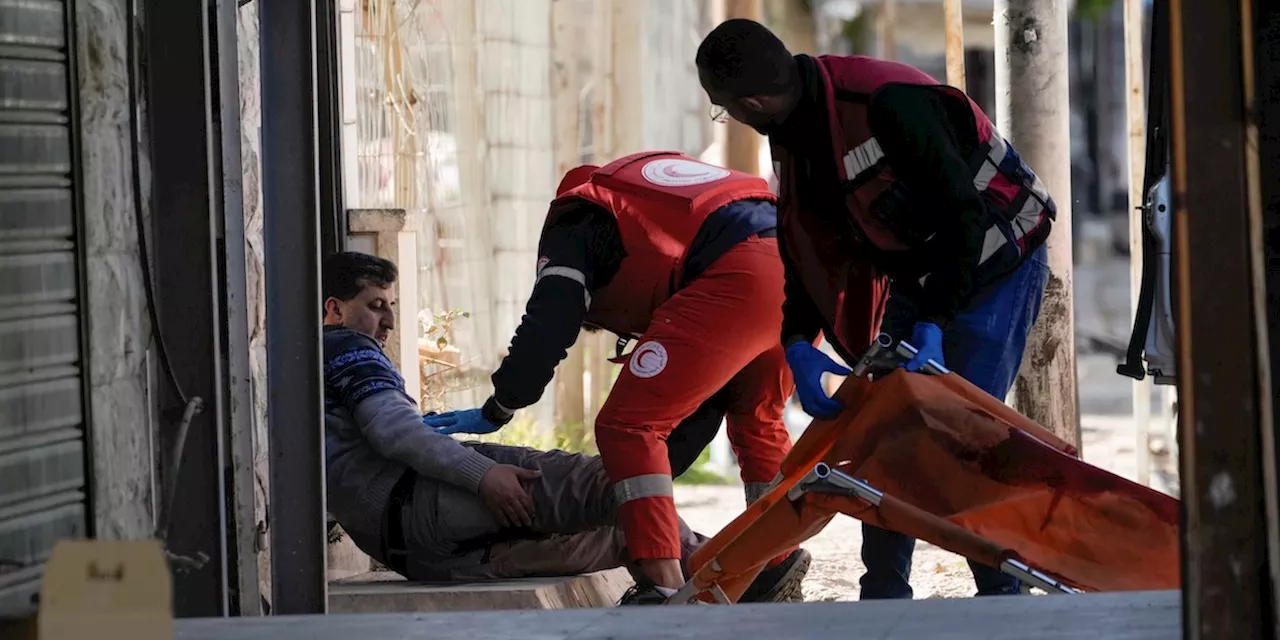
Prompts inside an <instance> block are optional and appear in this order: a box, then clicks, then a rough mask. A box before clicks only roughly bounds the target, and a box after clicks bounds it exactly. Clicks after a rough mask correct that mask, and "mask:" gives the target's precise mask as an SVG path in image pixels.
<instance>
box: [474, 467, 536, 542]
mask: <svg viewBox="0 0 1280 640" xmlns="http://www.w3.org/2000/svg"><path fill="white" fill-rule="evenodd" d="M541 477H542V472H541V471H535V470H533V469H525V468H523V467H516V466H512V465H509V464H495V465H493V466H492V467H490V468H489V470H488V471H487V472H485V474H484V477H483V478H480V489H479V493H480V499H481V500H484V504H485V506H487V507H489V510H490V511H492V512H493V515H494V517H496V518H497V519H498V524H501V525H502V526H504V527H532V526H533V512H534V509H533V498H532V497H530V496H529V491H528V490H527V489H525V488H524V483H525V482H532V481H534V480H537V479H538V478H541Z"/></svg>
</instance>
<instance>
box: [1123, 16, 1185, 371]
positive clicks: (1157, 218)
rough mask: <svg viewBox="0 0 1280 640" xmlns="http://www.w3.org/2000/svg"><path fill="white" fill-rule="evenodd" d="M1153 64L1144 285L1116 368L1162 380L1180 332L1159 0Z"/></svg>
mask: <svg viewBox="0 0 1280 640" xmlns="http://www.w3.org/2000/svg"><path fill="white" fill-rule="evenodd" d="M1152 11H1153V14H1154V15H1153V16H1152V21H1151V24H1152V29H1151V63H1150V65H1149V71H1148V74H1147V76H1148V84H1147V87H1148V94H1147V153H1146V171H1145V179H1144V180H1143V193H1145V194H1146V198H1145V199H1144V202H1143V205H1142V253H1141V255H1138V256H1131V259H1134V260H1137V259H1141V260H1142V287H1141V289H1140V290H1139V294H1138V310H1137V314H1136V316H1135V317H1134V320H1133V333H1132V335H1131V336H1130V338H1129V347H1128V349H1127V353H1126V354H1125V360H1124V362H1122V363H1120V365H1119V366H1118V367H1116V371H1117V372H1118V373H1119V374H1120V375H1122V376H1128V377H1130V378H1134V379H1135V380H1142V379H1143V378H1144V377H1146V376H1147V375H1150V376H1152V378H1153V380H1152V381H1153V382H1154V383H1155V384H1160V385H1173V384H1176V383H1177V379H1178V361H1177V334H1176V326H1175V324H1174V315H1173V264H1172V262H1173V261H1172V257H1173V201H1172V188H1171V185H1170V182H1171V176H1170V175H1169V173H1170V172H1169V133H1168V132H1169V114H1168V104H1169V90H1168V88H1169V84H1168V74H1169V66H1168V65H1167V64H1165V61H1166V60H1168V55H1167V52H1168V44H1169V40H1168V34H1167V33H1166V29H1167V28H1166V27H1164V26H1163V25H1164V24H1165V21H1162V20H1161V19H1160V16H1159V15H1158V14H1159V13H1160V12H1161V11H1162V9H1161V3H1156V5H1155V6H1154V7H1152Z"/></svg>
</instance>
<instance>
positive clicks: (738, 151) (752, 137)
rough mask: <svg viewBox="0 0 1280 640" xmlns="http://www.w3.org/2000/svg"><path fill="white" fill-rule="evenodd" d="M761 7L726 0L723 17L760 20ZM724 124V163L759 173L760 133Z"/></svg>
mask: <svg viewBox="0 0 1280 640" xmlns="http://www.w3.org/2000/svg"><path fill="white" fill-rule="evenodd" d="M763 9H764V7H763V2H762V1H761V0H727V2H725V17H726V19H731V18H746V19H748V20H755V21H756V22H760V21H761V14H762V13H763ZM725 126H727V127H728V128H729V130H728V131H727V134H728V137H727V141H726V144H725V165H726V166H727V167H729V168H730V169H734V170H737V171H744V172H746V173H751V174H755V175H760V134H759V133H757V132H756V130H755V129H752V128H751V127H748V126H747V125H745V124H742V123H740V122H738V121H737V120H730V121H729V122H728V123H726V125H725Z"/></svg>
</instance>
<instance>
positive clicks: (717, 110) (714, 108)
mask: <svg viewBox="0 0 1280 640" xmlns="http://www.w3.org/2000/svg"><path fill="white" fill-rule="evenodd" d="M707 115H708V116H710V117H711V121H712V122H719V123H725V122H728V121H729V110H728V109H726V108H724V107H722V106H720V105H718V104H713V105H711V106H710V107H708V108H707Z"/></svg>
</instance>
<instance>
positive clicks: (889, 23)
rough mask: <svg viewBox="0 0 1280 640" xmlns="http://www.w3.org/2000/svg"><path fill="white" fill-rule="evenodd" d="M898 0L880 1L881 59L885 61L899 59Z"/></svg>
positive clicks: (878, 27) (878, 21)
mask: <svg viewBox="0 0 1280 640" xmlns="http://www.w3.org/2000/svg"><path fill="white" fill-rule="evenodd" d="M897 23H898V0H880V16H879V19H877V20H876V30H877V31H878V32H879V33H878V35H879V37H878V38H877V40H879V41H880V57H881V58H883V59H885V60H897V59H898V34H897Z"/></svg>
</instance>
